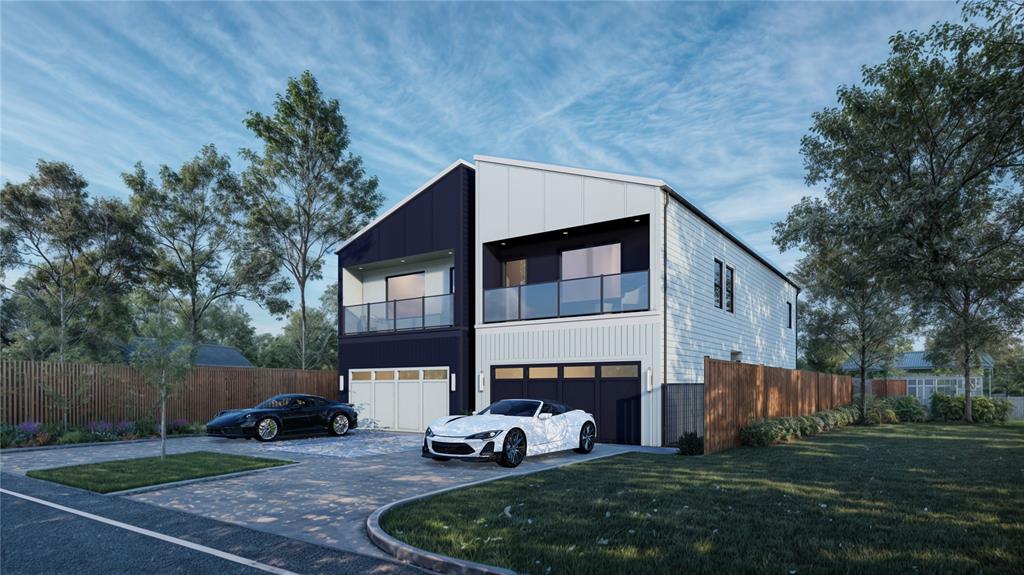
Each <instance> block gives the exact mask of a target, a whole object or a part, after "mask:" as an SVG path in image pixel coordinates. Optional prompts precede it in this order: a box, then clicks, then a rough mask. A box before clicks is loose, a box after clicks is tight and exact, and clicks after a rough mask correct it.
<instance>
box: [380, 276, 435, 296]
mask: <svg viewBox="0 0 1024 575" xmlns="http://www.w3.org/2000/svg"><path fill="white" fill-rule="evenodd" d="M426 275H427V274H426V272H413V273H409V274H401V275H395V276H388V277H387V279H386V280H385V284H384V298H385V299H386V300H387V301H392V300H402V299H411V298H417V297H423V296H425V295H426V289H427V288H426Z"/></svg>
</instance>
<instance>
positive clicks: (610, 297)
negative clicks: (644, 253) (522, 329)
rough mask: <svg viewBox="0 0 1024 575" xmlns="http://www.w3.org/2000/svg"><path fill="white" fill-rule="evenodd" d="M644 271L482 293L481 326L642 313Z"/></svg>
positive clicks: (644, 306) (645, 296)
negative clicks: (522, 321)
mask: <svg viewBox="0 0 1024 575" xmlns="http://www.w3.org/2000/svg"><path fill="white" fill-rule="evenodd" d="M649 293H650V280H649V272H648V271H647V270H644V271H641V272H630V273H624V274H614V275H602V276H594V277H586V278H577V279H571V280H561V281H554V282H549V283H539V284H530V285H522V286H513V287H507V288H497V289H489V290H484V323H494V322H502V321H518V320H530V319H544V318H554V317H573V316H581V315H596V314H602V313H621V312H630V311H646V310H648V309H650V305H649Z"/></svg>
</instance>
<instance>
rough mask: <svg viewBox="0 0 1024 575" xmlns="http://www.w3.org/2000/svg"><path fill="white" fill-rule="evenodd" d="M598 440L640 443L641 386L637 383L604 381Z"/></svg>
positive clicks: (602, 383)
mask: <svg viewBox="0 0 1024 575" xmlns="http://www.w3.org/2000/svg"><path fill="white" fill-rule="evenodd" d="M600 409H601V413H600V419H598V421H599V422H601V421H604V422H606V423H605V424H604V425H601V424H598V426H597V434H598V439H600V440H602V441H614V442H616V443H640V385H639V382H637V381H602V382H601V408H600ZM609 423H611V425H609Z"/></svg>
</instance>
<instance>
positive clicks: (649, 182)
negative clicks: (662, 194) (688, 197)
mask: <svg viewBox="0 0 1024 575" xmlns="http://www.w3.org/2000/svg"><path fill="white" fill-rule="evenodd" d="M473 160H474V161H477V162H489V163H492V164H503V165H506V166H517V167H520V168H532V169H534V170H547V171H549V172H560V173H563V174H573V175H576V176H586V177H588V178H600V179H602V180H614V181H616V182H626V183H630V184H640V185H642V186H653V187H655V188H660V187H662V186H665V185H667V184H666V183H665V181H664V180H659V179H657V178H645V177H643V176H630V175H627V174H616V173H614V172H601V171H598V170H588V169H586V168H574V167H570V166H559V165H557V164H543V163H541V162H528V161H525V160H513V159H511V158H499V157H497V156H479V155H477V156H473Z"/></svg>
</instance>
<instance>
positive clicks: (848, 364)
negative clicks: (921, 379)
mask: <svg viewBox="0 0 1024 575" xmlns="http://www.w3.org/2000/svg"><path fill="white" fill-rule="evenodd" d="M925 353H926V352H924V351H908V352H906V353H904V354H902V355H900V356H898V357H897V358H896V361H895V362H894V363H893V366H892V369H893V371H934V370H935V369H936V366H935V365H934V364H933V363H932V362H930V361H928V359H927V358H926V357H925ZM980 359H981V361H980V364H981V367H984V368H986V369H987V368H991V367H992V366H993V365H995V361H994V360H993V359H992V356H991V355H988V354H987V353H983V354H981V357H980ZM950 368H951V366H944V367H943V366H940V369H950ZM858 369H859V368H858V367H857V361H856V360H855V359H853V358H852V357H851V358H849V359H847V360H846V361H845V362H843V367H842V370H843V371H857V370H858ZM874 369H877V366H875V367H874V368H872V371H873V370H874Z"/></svg>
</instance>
